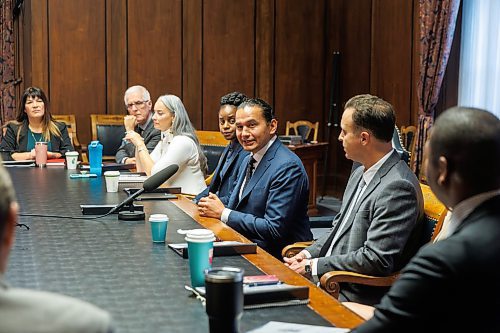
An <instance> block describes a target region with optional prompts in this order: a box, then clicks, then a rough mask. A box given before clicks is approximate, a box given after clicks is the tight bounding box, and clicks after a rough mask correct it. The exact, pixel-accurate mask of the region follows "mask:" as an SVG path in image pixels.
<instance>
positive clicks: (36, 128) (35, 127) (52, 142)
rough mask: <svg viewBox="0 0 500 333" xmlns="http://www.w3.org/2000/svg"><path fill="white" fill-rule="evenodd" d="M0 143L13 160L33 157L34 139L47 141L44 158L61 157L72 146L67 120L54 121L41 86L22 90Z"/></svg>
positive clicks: (0, 146)
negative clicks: (12, 117) (14, 115)
mask: <svg viewBox="0 0 500 333" xmlns="http://www.w3.org/2000/svg"><path fill="white" fill-rule="evenodd" d="M4 127H5V135H4V137H3V139H2V143H1V144H0V149H1V150H2V151H3V152H8V153H10V157H11V158H12V159H13V160H33V159H35V142H39V141H45V142H47V143H48V149H47V150H48V152H47V158H60V157H62V156H63V155H64V154H65V153H66V152H67V151H70V150H73V146H72V145H71V140H70V138H69V135H68V129H67V127H66V124H64V123H60V122H56V121H55V120H54V119H53V118H52V115H51V114H50V110H49V101H48V99H47V96H46V95H45V93H44V92H43V90H42V89H40V88H37V87H29V88H28V89H26V90H25V91H24V93H23V96H22V98H21V103H20V106H19V109H18V111H17V116H16V119H15V120H12V121H10V122H8V123H7V124H6V125H5V126H4Z"/></svg>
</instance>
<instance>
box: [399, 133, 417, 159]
mask: <svg viewBox="0 0 500 333" xmlns="http://www.w3.org/2000/svg"><path fill="white" fill-rule="evenodd" d="M401 139H402V141H403V145H404V147H405V149H406V150H407V151H409V152H410V156H411V158H413V154H414V153H415V144H416V143H417V128H416V127H415V126H401Z"/></svg>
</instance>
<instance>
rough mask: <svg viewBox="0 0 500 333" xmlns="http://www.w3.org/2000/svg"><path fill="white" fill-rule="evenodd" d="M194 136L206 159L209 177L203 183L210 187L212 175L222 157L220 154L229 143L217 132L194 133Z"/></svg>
mask: <svg viewBox="0 0 500 333" xmlns="http://www.w3.org/2000/svg"><path fill="white" fill-rule="evenodd" d="M196 136H197V137H198V141H200V146H201V149H202V150H203V153H204V154H205V156H206V158H207V164H208V175H209V176H208V177H207V178H206V179H205V183H206V184H207V186H208V185H210V181H211V180H212V176H213V173H214V171H215V169H216V168H217V164H218V163H219V159H220V157H221V156H222V152H223V151H224V148H225V147H226V146H227V144H228V143H229V141H227V140H226V139H225V138H224V136H223V135H222V134H221V133H220V132H218V131H196Z"/></svg>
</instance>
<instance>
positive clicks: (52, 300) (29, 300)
mask: <svg viewBox="0 0 500 333" xmlns="http://www.w3.org/2000/svg"><path fill="white" fill-rule="evenodd" d="M0 322H1V323H2V324H1V325H0V332H9V333H15V332H31V333H36V332H51V333H57V332H61V333H63V332H72V333H80V332H81V333H84V332H85V333H91V332H95V333H100V332H103V333H108V332H112V324H111V316H110V314H109V313H108V312H106V311H104V310H102V309H100V308H98V307H96V306H94V305H92V304H90V303H87V302H84V301H82V300H79V299H76V298H72V297H68V296H64V295H60V294H55V293H50V292H44V291H36V290H29V289H19V288H6V289H3V290H1V291H0Z"/></svg>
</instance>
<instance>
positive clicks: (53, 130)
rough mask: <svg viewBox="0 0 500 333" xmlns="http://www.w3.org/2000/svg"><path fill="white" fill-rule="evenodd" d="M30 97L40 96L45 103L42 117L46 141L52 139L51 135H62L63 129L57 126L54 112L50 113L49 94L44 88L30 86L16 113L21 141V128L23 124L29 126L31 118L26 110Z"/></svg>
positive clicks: (43, 135)
mask: <svg viewBox="0 0 500 333" xmlns="http://www.w3.org/2000/svg"><path fill="white" fill-rule="evenodd" d="M28 97H31V98H35V97H38V98H40V99H41V100H42V101H43V105H44V114H43V118H42V138H43V139H44V140H46V141H49V140H50V136H51V135H54V136H57V137H59V138H60V137H61V131H59V128H57V126H56V124H55V121H54V118H53V117H52V114H51V113H50V105H49V100H48V99H47V96H46V95H45V93H44V92H43V90H42V89H40V88H38V87H29V88H27V89H26V90H25V91H24V93H23V96H22V98H21V102H20V103H19V109H18V110H17V115H16V121H15V122H16V123H17V124H18V125H20V126H19V130H18V132H17V140H18V141H19V133H21V129H22V127H23V126H28V125H29V119H28V114H27V113H26V112H25V109H26V101H27V100H28Z"/></svg>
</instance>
